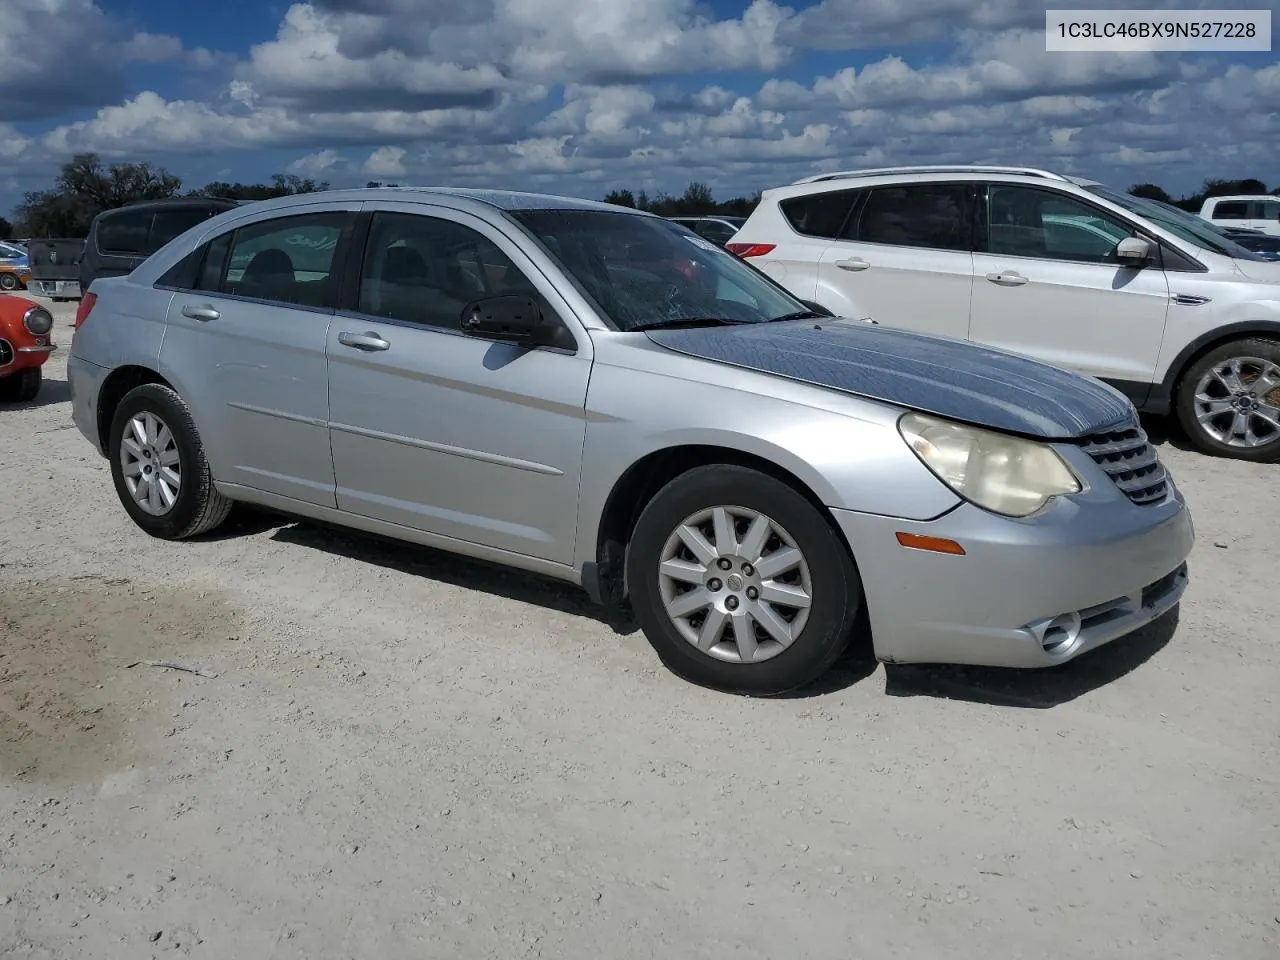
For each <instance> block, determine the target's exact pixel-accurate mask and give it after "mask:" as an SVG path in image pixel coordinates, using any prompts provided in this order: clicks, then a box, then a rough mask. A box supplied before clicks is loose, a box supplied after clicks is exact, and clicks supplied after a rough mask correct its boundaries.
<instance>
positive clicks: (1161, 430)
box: [1142, 415, 1196, 453]
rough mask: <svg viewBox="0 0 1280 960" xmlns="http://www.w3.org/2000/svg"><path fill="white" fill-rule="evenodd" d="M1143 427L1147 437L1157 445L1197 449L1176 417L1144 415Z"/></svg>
mask: <svg viewBox="0 0 1280 960" xmlns="http://www.w3.org/2000/svg"><path fill="white" fill-rule="evenodd" d="M1142 429H1143V430H1145V431H1146V432H1147V439H1148V440H1150V441H1151V442H1152V443H1154V444H1155V445H1156V446H1157V447H1162V446H1165V445H1166V444H1168V445H1169V446H1171V447H1173V448H1175V449H1177V450H1188V451H1191V452H1192V453H1194V452H1195V451H1196V448H1195V447H1194V446H1192V445H1191V441H1190V440H1188V439H1187V435H1186V434H1185V433H1184V432H1183V430H1182V427H1181V425H1180V424H1179V423H1178V421H1177V419H1176V418H1175V417H1171V416H1170V417H1157V416H1154V415H1145V416H1143V417H1142Z"/></svg>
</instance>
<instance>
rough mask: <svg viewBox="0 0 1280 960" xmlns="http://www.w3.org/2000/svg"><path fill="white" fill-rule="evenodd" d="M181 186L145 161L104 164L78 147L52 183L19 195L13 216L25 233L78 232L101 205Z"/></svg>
mask: <svg viewBox="0 0 1280 960" xmlns="http://www.w3.org/2000/svg"><path fill="white" fill-rule="evenodd" d="M181 186H182V181H181V180H180V179H179V178H178V177H176V176H174V175H173V174H171V173H169V172H168V171H167V170H164V169H161V168H159V167H153V166H152V165H151V164H149V163H113V164H111V166H109V167H108V166H104V165H103V163H102V160H101V158H100V157H99V156H98V155H97V154H96V153H78V154H76V155H75V156H74V157H72V158H71V159H70V160H68V161H67V162H66V163H64V164H63V165H62V169H61V170H60V171H59V173H58V177H57V179H56V180H55V181H54V187H53V189H51V190H39V191H34V192H31V193H27V194H26V195H25V196H24V197H23V201H22V203H21V204H20V205H19V207H18V216H19V219H20V220H21V222H22V225H23V230H24V232H25V233H26V235H27V236H32V237H83V236H85V235H86V234H87V233H88V232H89V224H90V223H91V222H92V221H93V218H94V217H95V216H97V215H98V214H99V213H101V212H102V211H103V210H114V209H115V208H116V207H123V206H124V205H125V204H127V203H132V202H134V201H136V200H158V199H162V198H164V197H172V196H176V195H177V193H178V190H179V189H180V188H181Z"/></svg>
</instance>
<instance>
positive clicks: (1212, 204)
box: [1200, 193, 1280, 237]
mask: <svg viewBox="0 0 1280 960" xmlns="http://www.w3.org/2000/svg"><path fill="white" fill-rule="evenodd" d="M1200 216H1202V217H1204V219H1206V220H1209V221H1212V222H1213V223H1216V224H1218V225H1219V226H1223V227H1244V228H1245V229H1247V230H1261V231H1262V232H1263V233H1268V234H1270V235H1271V236H1273V237H1275V236H1280V197H1271V196H1267V195H1266V194H1265V193H1264V194H1260V195H1256V196H1255V195H1244V194H1242V195H1240V196H1234V197H1210V198H1209V199H1208V200H1206V201H1205V202H1204V203H1202V204H1201V205H1200Z"/></svg>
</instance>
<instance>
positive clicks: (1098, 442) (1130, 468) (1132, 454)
mask: <svg viewBox="0 0 1280 960" xmlns="http://www.w3.org/2000/svg"><path fill="white" fill-rule="evenodd" d="M1081 446H1082V447H1083V449H1084V452H1085V453H1087V454H1089V456H1091V457H1092V458H1093V460H1094V462H1095V463H1096V464H1097V465H1098V466H1100V467H1101V468H1102V469H1103V470H1105V471H1106V473H1107V476H1109V477H1110V478H1111V479H1112V480H1113V481H1115V485H1116V486H1117V487H1119V488H1120V489H1121V490H1122V491H1123V492H1124V494H1125V496H1127V497H1128V498H1129V499H1130V500H1132V501H1133V502H1134V503H1137V504H1143V505H1145V504H1151V503H1159V502H1160V501H1161V500H1163V499H1164V498H1165V494H1166V493H1168V490H1169V474H1168V472H1167V471H1166V470H1165V468H1164V464H1162V463H1161V462H1160V458H1159V457H1158V456H1156V449H1155V447H1153V446H1152V445H1151V444H1150V442H1148V440H1147V435H1146V433H1145V432H1143V430H1142V428H1141V427H1128V428H1126V429H1123V430H1112V431H1109V432H1107V433H1095V434H1093V435H1092V436H1090V437H1086V438H1085V440H1084V442H1083V443H1082V444H1081Z"/></svg>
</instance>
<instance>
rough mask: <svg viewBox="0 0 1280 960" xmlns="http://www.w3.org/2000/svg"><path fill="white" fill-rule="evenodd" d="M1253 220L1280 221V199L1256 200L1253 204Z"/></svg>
mask: <svg viewBox="0 0 1280 960" xmlns="http://www.w3.org/2000/svg"><path fill="white" fill-rule="evenodd" d="M1250 219H1253V220H1280V199H1276V200H1255V201H1254V202H1253V216H1252V217H1251V218H1250Z"/></svg>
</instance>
